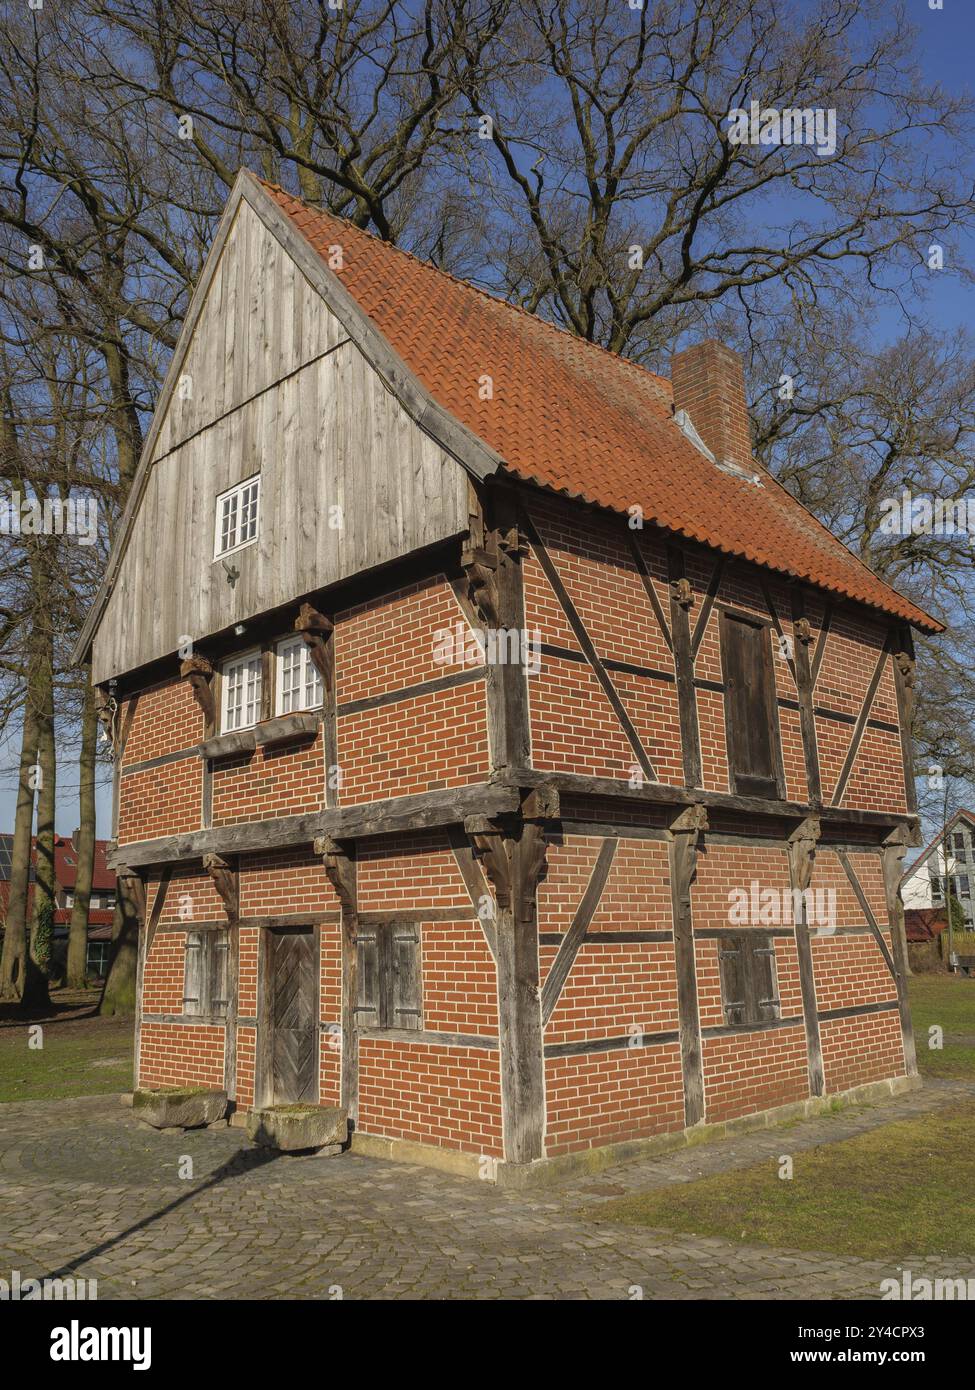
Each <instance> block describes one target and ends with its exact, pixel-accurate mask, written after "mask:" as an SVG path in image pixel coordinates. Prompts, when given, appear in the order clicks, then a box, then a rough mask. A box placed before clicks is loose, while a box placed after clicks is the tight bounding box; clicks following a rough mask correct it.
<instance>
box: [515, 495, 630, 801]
mask: <svg viewBox="0 0 975 1390" xmlns="http://www.w3.org/2000/svg"><path fill="white" fill-rule="evenodd" d="M521 515H522V524H523V526H524V529H525V533H526V535H527V536H528V539H529V541H530V542H531V547H532V549H533V550H534V552H535V558H536V559H537V560H538V563H539V564H540V565H541V567H542V569H543V571H544V573H545V577H546V579H547V580H548V582H549V584H550V585H551V586H552V589H553V591H554V593H555V597H556V598H557V599H558V601H559V607H560V608H561V609H562V612H563V613H564V614H565V619H566V622H567V623H568V624H569V626H570V627H571V629H572V631H573V633H574V634H575V638H576V641H577V642H578V643H579V646H580V647H581V648H582V650H583V652H584V653H585V655H586V660H587V661H588V662H589V665H590V667H591V668H592V672H593V675H594V676H595V677H596V679H597V681H598V682H599V684H600V685H601V686H602V688H603V693H604V694H605V696H606V698H607V700H608V701H609V703H610V705H611V706H612V708H613V712H614V714H615V715H616V718H617V719H618V720H619V722H620V724H621V725H622V727H623V732H624V733H625V734H626V737H627V740H628V742H629V745H630V747H631V748H632V749H633V756H634V757H635V758H636V760H637V763H638V764H639V765H640V767H641V769H642V770H643V774H644V776H645V777H647V778H648V779H649V780H650V781H651V782H656V781H657V774H656V772H655V771H654V766H653V763H652V762H651V761H650V755H649V754H648V752H647V750H646V749H645V748H644V746H643V742H642V740H641V738H640V735H639V734H638V733H637V731H636V727H635V726H634V724H633V721H632V719H631V718H630V716H629V715H628V714H627V712H626V706H625V705H624V704H623V701H622V700H621V699H620V695H619V692H618V691H617V689H616V686H615V685H614V684H613V682H612V681H611V680H610V678H609V673H608V672H607V670H606V667H605V666H604V665H603V663H602V661H601V660H600V658H599V655H598V653H597V651H596V648H595V647H594V646H593V641H592V638H591V637H590V636H589V633H588V632H587V631H586V626H585V623H584V622H583V621H582V619H581V618H580V616H579V613H578V611H577V610H576V606H575V604H574V603H573V602H572V599H571V597H570V596H569V591H568V589H567V588H566V587H565V584H564V583H563V582H562V576H561V575H560V574H559V572H558V570H557V569H556V568H555V565H554V564H553V562H552V557H551V556H550V555H549V553H548V551H547V550H546V548H545V545H544V544H543V542H542V539H541V537H540V536H539V534H538V530H537V528H536V526H535V523H534V522H533V521H532V518H531V516H530V515H529V513H528V511H527V510H526V509H524V508H523V509H522V513H521Z"/></svg>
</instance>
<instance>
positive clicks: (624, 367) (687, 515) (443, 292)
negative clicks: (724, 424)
mask: <svg viewBox="0 0 975 1390" xmlns="http://www.w3.org/2000/svg"><path fill="white" fill-rule="evenodd" d="M256 182H259V183H261V187H263V189H264V190H265V191H266V193H268V194H269V195H270V197H271V198H272V199H273V200H274V202H275V203H276V204H277V205H278V207H279V208H280V209H281V210H282V211H283V212H284V213H285V214H286V215H287V217H288V218H289V219H290V221H291V223H293V225H294V226H295V228H297V229H298V230H299V231H300V233H301V234H302V235H303V236H304V237H305V238H306V239H307V241H308V242H309V243H310V245H311V246H312V247H313V248H314V249H315V251H317V252H318V253H319V255H320V256H321V257H322V259H323V260H324V261H325V262H326V264H328V265H329V266H330V268H331V270H332V272H333V273H334V274H335V275H337V276H338V277H339V279H340V280H341V283H342V285H343V286H344V288H345V289H346V290H347V291H348V292H349V293H350V294H351V296H352V298H353V299H354V300H355V301H356V302H357V304H358V306H359V307H360V309H361V310H362V311H363V312H364V313H365V314H366V315H367V317H368V318H369V319H370V320H371V321H372V323H373V324H374V325H375V327H376V328H377V329H378V330H379V332H380V333H381V334H382V335H383V336H384V337H385V339H386V341H387V342H388V343H389V345H390V346H391V347H392V348H393V350H394V351H395V353H396V354H397V355H398V356H399V357H400V358H401V359H402V361H403V362H404V363H405V365H406V366H407V368H408V369H409V370H410V371H411V372H412V373H413V374H414V376H415V377H416V378H417V379H418V380H419V381H420V383H421V385H422V386H423V387H424V388H425V389H426V390H427V391H428V392H429V394H430V395H431V396H432V397H433V398H434V400H435V401H436V402H437V404H438V405H440V406H441V407H442V408H444V409H445V410H447V411H448V412H449V413H450V414H451V415H453V417H454V418H455V419H456V420H458V421H459V422H460V423H461V424H462V425H464V426H465V427H466V428H467V429H468V430H469V431H470V432H471V433H473V434H474V435H476V436H478V437H479V438H480V440H482V441H483V442H484V443H485V444H487V445H488V446H489V448H490V449H492V450H493V451H494V452H495V453H496V454H497V455H499V456H500V457H501V459H502V460H503V464H504V468H505V469H506V470H507V472H509V473H511V474H513V475H514V476H516V477H518V478H521V479H524V480H526V481H528V482H532V483H535V484H537V485H538V486H540V487H543V488H548V489H551V490H553V491H555V492H558V493H562V494H564V495H565V496H567V497H571V498H575V499H578V500H580V501H583V502H588V503H592V504H595V505H598V506H600V507H605V508H608V509H610V510H612V511H615V512H620V513H623V514H627V513H628V512H629V510H630V509H631V508H632V507H633V506H634V505H639V506H640V507H642V509H643V516H644V519H645V521H646V522H648V523H652V524H656V525H658V526H661V527H664V528H666V529H667V530H669V531H671V532H674V533H677V534H678V535H681V536H684V537H686V538H687V539H688V540H692V541H698V542H700V543H701V544H703V545H706V546H710V547H712V548H713V549H715V550H717V551H720V552H722V553H724V554H727V555H731V556H736V557H739V558H741V559H743V560H748V561H751V562H752V563H754V564H757V565H763V566H765V567H767V568H769V569H772V570H775V571H777V572H778V573H781V574H785V575H788V576H790V577H793V578H797V579H803V580H806V581H808V582H810V583H812V584H815V585H817V586H819V587H821V588H823V589H826V590H828V591H831V592H832V593H834V594H838V595H841V596H843V597H845V598H848V599H852V600H855V601H857V602H860V603H864V604H867V605H869V606H870V607H873V608H876V609H879V610H880V611H882V612H883V613H886V614H889V615H892V616H895V617H897V618H901V619H904V620H906V621H908V622H910V623H913V624H915V625H916V626H917V627H919V628H923V629H925V630H927V631H930V632H937V631H940V630H941V624H940V623H939V622H938V621H937V619H935V618H933V617H931V616H930V615H929V614H927V613H925V612H924V611H923V610H922V609H920V608H918V607H917V606H916V605H915V604H914V603H912V602H911V600H910V599H908V598H906V597H905V596H904V595H902V594H900V593H899V592H898V591H897V590H895V589H893V588H891V587H890V586H889V585H888V584H886V583H884V582H883V581H882V580H881V579H879V578H878V577H877V575H875V574H874V573H873V572H872V571H871V570H870V569H868V568H867V566H866V565H864V564H863V563H862V562H861V561H860V560H859V559H857V557H856V556H855V555H854V554H853V553H852V552H851V551H849V550H848V549H847V548H846V547H845V546H844V545H843V544H842V543H841V542H840V541H839V540H837V539H836V537H835V536H833V535H832V534H831V533H830V531H829V530H828V529H827V528H826V527H825V526H823V525H822V523H821V522H819V521H818V520H817V519H816V518H815V517H814V516H813V515H812V514H811V513H810V512H808V511H807V510H806V509H805V507H803V506H802V504H801V503H800V502H798V501H797V500H796V499H795V498H794V497H793V496H792V495H791V494H790V493H789V492H787V491H786V489H785V488H784V487H782V486H781V485H780V484H779V483H778V482H776V481H775V480H774V479H773V478H772V477H771V475H769V474H768V473H765V472H763V473H762V474H761V486H758V485H756V484H755V483H753V482H749V481H747V480H746V479H744V478H740V477H737V476H734V475H732V474H730V473H727V472H724V471H722V470H721V469H719V468H718V467H716V466H715V464H714V463H713V462H711V460H710V459H708V458H707V456H706V455H705V454H703V453H702V452H701V451H700V450H699V449H697V448H696V447H695V446H694V444H693V443H691V441H690V440H689V439H688V438H687V436H686V435H685V434H684V432H683V431H682V430H681V428H680V427H679V426H678V424H677V423H676V422H675V420H674V418H673V399H672V393H671V389H670V383H669V382H668V381H667V380H665V379H664V378H662V377H660V376H657V375H655V374H654V373H652V372H649V371H647V370H646V369H645V368H643V367H641V366H639V365H638V364H636V363H634V362H631V361H629V360H627V359H626V358H623V357H619V356H617V355H616V354H614V353H611V352H608V351H606V350H605V349H603V348H600V347H598V346H596V345H594V344H592V343H589V342H586V341H584V340H583V339H581V338H579V337H577V336H575V335H574V334H571V333H568V332H566V331H564V330H562V329H559V328H557V327H555V326H554V325H552V324H550V323H548V322H546V320H544V319H542V318H540V317H538V316H537V315H534V314H530V313H528V312H526V311H524V310H522V309H520V308H518V307H517V306H515V305H512V304H510V303H508V302H507V301H505V300H503V299H499V298H496V297H495V296H493V295H490V294H488V293H486V292H485V291H483V290H480V289H478V288H476V287H475V286H473V285H470V284H468V283H467V282H466V281H463V280H459V279H457V278H455V277H454V276H452V275H448V274H446V273H445V272H444V271H442V270H438V269H437V268H435V267H434V266H432V265H429V264H427V263H426V262H423V261H420V260H418V259H417V258H416V257H415V256H413V255H411V254H409V253H408V252H406V251H403V250H400V249H399V248H397V247H395V246H393V245H391V244H390V243H388V242H384V241H381V240H380V239H379V238H377V237H375V236H372V235H370V234H369V233H367V232H364V231H361V230H359V229H358V228H356V227H354V226H352V225H351V224H350V223H348V222H346V221H344V220H341V219H339V218H337V217H334V216H333V215H331V214H329V213H325V212H322V211H319V210H317V209H314V208H311V207H308V206H307V205H306V204H304V203H302V202H300V201H299V200H298V199H297V198H294V197H292V196H291V195H290V194H288V193H286V192H284V191H283V190H282V189H280V188H277V187H275V186H274V185H272V184H267V183H263V182H261V181H256ZM336 245H341V248H342V256H341V264H338V263H337V261H336V258H335V257H334V255H331V254H330V251H331V248H333V247H335V246H336ZM488 377H489V378H490V379H491V389H490V391H486V390H481V389H479V384H483V383H484V380H485V378H488Z"/></svg>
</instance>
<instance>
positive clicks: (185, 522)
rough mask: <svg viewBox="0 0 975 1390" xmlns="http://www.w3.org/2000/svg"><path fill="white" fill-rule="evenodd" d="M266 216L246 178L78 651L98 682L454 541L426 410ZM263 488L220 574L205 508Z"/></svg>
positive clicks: (460, 512) (463, 523)
mask: <svg viewBox="0 0 975 1390" xmlns="http://www.w3.org/2000/svg"><path fill="white" fill-rule="evenodd" d="M263 212H264V209H263V208H262V198H261V193H260V190H259V189H257V190H255V185H254V181H253V180H250V179H243V178H242V180H240V181H239V183H238V189H237V190H235V196H234V197H232V198H231V200H230V202H229V203H228V207H227V211H226V213H225V216H224V222H223V223H222V224H221V229H220V231H219V232H218V236H217V239H216V241H215V242H214V247H213V249H212V251H211V254H210V258H209V259H208V262H207V265H206V267H205V269H204V273H203V275H202V277H201V281H200V285H199V287H198V290H197V295H196V296H195V297H194V302H193V305H192V306H191V309H190V313H189V314H188V316H187V319H186V322H185V324H184V329H183V335H182V338H181V340H180V343H179V345H178V346H177V349H176V352H175V353H174V357H173V363H172V366H171V369H170V373H169V376H168V377H167V380H166V383H165V386H164V389H163V392H162V395H161V397H160V402H159V405H158V408H157V412H156V417H155V418H154V420H153V424H152V428H151V430H150V432H149V435H148V438H147V441H146V448H145V451H144V453H143V458H142V461H141V463H140V470H139V475H138V476H137V479H136V482H135V484H134V485H133V492H132V498H131V500H130V505H129V508H128V509H127V512H126V515H125V517H124V518H123V521H122V523H121V526H120V528H119V534H118V537H117V539H116V544H115V549H114V550H113V555H112V559H111V561H110V565H109V571H108V574H107V576H106V581H105V583H104V585H103V587H102V591H101V593H100V595H99V599H98V601H97V602H96V604H95V607H94V608H93V610H92V613H91V615H90V616H89V620H88V622H87V623H86V626H85V630H84V631H83V633H82V636H81V638H80V639H79V643H78V646H77V648H76V651H75V655H76V657H77V658H81V657H83V656H84V655H85V653H86V651H87V650H88V648H89V646H90V648H91V652H92V668H93V669H92V677H93V680H94V681H95V682H96V683H101V682H104V681H107V680H109V679H110V678H112V677H114V676H118V675H121V674H122V673H124V672H127V671H131V670H134V669H136V668H137V667H140V666H142V665H145V664H146V663H148V662H150V661H154V660H156V659H158V658H160V657H163V656H166V655H168V654H170V653H175V652H176V650H177V649H178V648H179V646H180V645H181V644H182V643H183V642H184V641H185V638H186V637H187V636H189V637H192V638H193V639H194V640H198V639H201V638H203V637H205V636H206V635H208V634H211V633H214V632H219V631H222V630H224V629H226V628H227V627H229V626H231V625H232V624H235V623H239V622H246V621H247V620H248V619H251V618H254V617H256V616H257V615H259V614H261V613H263V612H266V611H268V610H270V609H273V608H276V607H278V606H279V605H281V604H287V603H290V602H292V601H294V600H296V599H298V598H299V597H300V596H302V595H305V594H308V593H311V592H313V591H315V590H316V589H320V588H323V587H325V586H327V585H329V584H334V583H336V582H337V581H339V580H341V579H345V578H347V577H349V576H351V575H354V574H357V573H360V572H362V571H364V570H367V569H371V568H373V567H375V566H378V565H382V564H385V563H388V562H389V561H391V560H394V559H396V558H398V557H400V556H403V555H407V554H409V553H410V552H412V551H415V550H419V549H422V548H424V547H426V546H429V545H431V544H434V543H436V542H438V541H441V540H444V539H447V538H449V537H451V536H453V535H457V534H459V533H461V532H462V531H464V530H466V528H467V524H468V495H467V481H466V477H467V475H466V473H465V470H464V468H462V467H461V466H460V464H459V463H458V462H457V461H456V452H457V451H456V449H454V450H453V456H452V453H451V451H450V450H448V449H445V447H444V445H443V443H442V441H441V440H438V439H437V438H436V437H435V436H436V434H437V428H436V426H437V422H436V420H435V419H434V420H433V421H432V422H431V420H429V419H424V420H423V424H422V426H421V424H420V423H418V418H417V417H418V416H419V415H420V413H421V411H422V410H423V408H424V405H425V402H424V400H423V399H422V397H420V398H418V397H417V395H416V394H413V395H411V392H410V383H409V382H405V383H404V381H403V380H402V379H401V378H399V377H398V375H397V373H396V363H395V362H394V363H391V364H390V363H385V362H381V363H378V364H377V360H376V352H375V344H374V342H371V336H372V335H371V334H370V331H369V325H368V322H365V323H363V324H362V325H360V324H359V323H358V322H356V320H355V315H354V314H350V313H349V312H348V307H347V305H346V304H345V303H344V301H343V299H342V295H341V287H340V286H338V287H337V291H336V292H337V297H338V302H339V313H336V312H335V311H334V306H330V304H329V303H328V302H326V298H327V297H330V290H331V286H330V284H329V280H330V278H331V279H332V280H335V279H336V277H334V276H331V277H330V272H329V271H328V269H327V267H326V266H325V265H324V264H323V263H322V262H321V261H320V259H319V258H318V257H317V256H315V255H314V254H312V255H311V256H310V257H309V258H303V257H302V256H301V250H302V248H301V245H300V242H299V244H297V245H295V244H292V245H291V246H290V247H289V246H286V245H284V244H283V243H282V239H281V237H280V236H279V232H282V231H283V230H284V229H283V228H280V227H277V226H275V210H274V209H273V208H269V209H268V211H267V215H266V216H265V215H263ZM295 252H297V253H298V254H297V255H296V254H294V253H295ZM300 260H304V264H303V265H302V264H299V261H300ZM360 327H361V330H362V331H361V332H360V331H359V330H360ZM350 329H351V331H350ZM387 367H388V370H384V368H387ZM404 402H405V404H404ZM258 473H259V474H260V476H261V503H260V527H259V535H258V539H257V541H256V543H255V544H252V545H249V546H246V547H244V548H243V549H240V550H237V551H235V552H234V553H232V554H230V555H229V556H227V557H225V559H220V558H217V559H215V558H214V521H215V506H216V499H217V497H218V496H219V495H220V494H221V493H222V492H224V491H225V490H227V489H228V488H231V487H233V486H234V485H235V484H237V483H239V482H242V481H243V480H244V479H247V478H249V477H251V476H252V475H254V474H258Z"/></svg>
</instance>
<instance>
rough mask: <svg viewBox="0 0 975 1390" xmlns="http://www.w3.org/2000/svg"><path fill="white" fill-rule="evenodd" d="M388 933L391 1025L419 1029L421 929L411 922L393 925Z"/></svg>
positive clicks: (420, 1018) (420, 1020) (420, 1006)
mask: <svg viewBox="0 0 975 1390" xmlns="http://www.w3.org/2000/svg"><path fill="white" fill-rule="evenodd" d="M386 931H387V933H388V941H389V950H388V960H389V967H390V972H389V973H390V979H389V991H390V1001H389V1002H390V1007H389V1024H388V1026H389V1027H391V1028H419V1027H420V1026H421V1023H422V1014H423V1010H422V1003H421V995H420V933H419V930H418V928H417V927H416V926H414V925H413V923H412V922H406V923H400V922H394V923H391V924H390V925H389V926H388V927H387V928H386Z"/></svg>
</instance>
